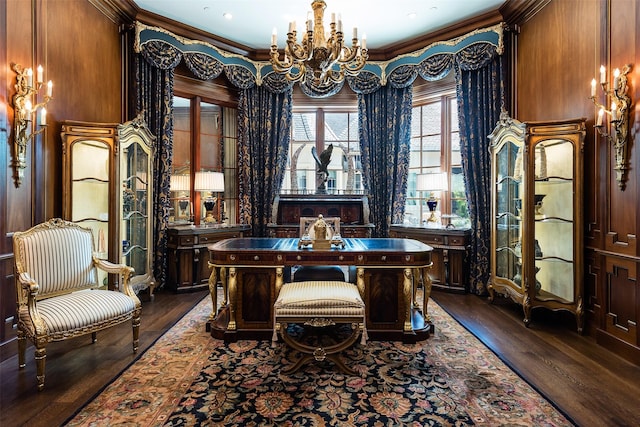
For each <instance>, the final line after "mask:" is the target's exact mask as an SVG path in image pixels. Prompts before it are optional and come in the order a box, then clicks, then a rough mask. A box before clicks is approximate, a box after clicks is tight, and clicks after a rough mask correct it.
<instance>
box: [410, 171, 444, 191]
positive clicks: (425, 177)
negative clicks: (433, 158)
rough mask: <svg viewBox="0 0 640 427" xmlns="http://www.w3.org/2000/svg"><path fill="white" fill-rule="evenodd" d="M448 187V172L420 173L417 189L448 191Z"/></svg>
mask: <svg viewBox="0 0 640 427" xmlns="http://www.w3.org/2000/svg"><path fill="white" fill-rule="evenodd" d="M447 188H448V185H447V174H446V173H444V172H439V173H425V174H421V175H418V180H417V182H416V190H417V191H447Z"/></svg>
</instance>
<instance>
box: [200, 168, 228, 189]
mask: <svg viewBox="0 0 640 427" xmlns="http://www.w3.org/2000/svg"><path fill="white" fill-rule="evenodd" d="M194 184H195V190H196V191H211V192H214V193H222V192H224V174H223V173H222V172H196V181H195V183H194Z"/></svg>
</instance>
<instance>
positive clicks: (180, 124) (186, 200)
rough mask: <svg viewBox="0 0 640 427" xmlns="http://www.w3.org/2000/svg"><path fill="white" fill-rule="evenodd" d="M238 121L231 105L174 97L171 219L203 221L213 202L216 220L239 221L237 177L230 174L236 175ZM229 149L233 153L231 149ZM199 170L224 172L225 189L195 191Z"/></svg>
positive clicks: (187, 96) (171, 220)
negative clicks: (236, 130)
mask: <svg viewBox="0 0 640 427" xmlns="http://www.w3.org/2000/svg"><path fill="white" fill-rule="evenodd" d="M236 120H237V119H236V116H235V110H233V109H231V108H227V107H223V106H221V105H218V104H216V103H213V102H207V101H205V100H204V99H203V98H201V97H199V96H191V95H189V94H186V95H184V96H178V95H176V96H174V98H173V156H172V168H171V169H172V170H171V191H172V194H171V199H172V206H171V211H170V214H169V216H170V222H172V223H174V224H181V223H191V222H194V223H195V224H199V223H202V222H203V221H204V218H205V217H206V216H207V208H206V206H207V204H206V203H205V202H207V203H208V204H209V205H213V210H210V214H211V217H212V218H215V221H223V220H225V219H230V220H232V221H235V198H234V194H235V191H233V190H232V189H233V188H234V187H235V180H232V179H230V177H233V176H235V174H236V170H235V169H234V165H235V164H236V160H235V157H236V152H235V147H236V146H237V138H236V137H235V125H233V126H230V125H229V124H232V123H234V122H235V121H236ZM225 123H226V124H227V125H226V126H224V124H225ZM229 150H231V152H227V151H229ZM228 159H233V160H232V161H230V160H228ZM198 172H224V175H225V183H224V186H225V191H224V192H217V191H216V192H208V191H206V192H199V191H197V190H195V184H196V180H195V175H196V173H198ZM227 181H229V182H227ZM226 189H230V190H229V191H226ZM213 201H215V203H213V204H212V203H211V202H213Z"/></svg>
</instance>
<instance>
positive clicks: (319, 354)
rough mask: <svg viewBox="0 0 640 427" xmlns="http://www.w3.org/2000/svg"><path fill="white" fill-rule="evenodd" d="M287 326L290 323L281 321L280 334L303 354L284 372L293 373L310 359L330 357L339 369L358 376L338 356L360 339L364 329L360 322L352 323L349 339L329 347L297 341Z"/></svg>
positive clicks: (321, 359)
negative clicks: (288, 331) (289, 332)
mask: <svg viewBox="0 0 640 427" xmlns="http://www.w3.org/2000/svg"><path fill="white" fill-rule="evenodd" d="M287 326H288V324H287V323H286V322H280V334H281V335H282V340H283V341H284V342H285V343H286V344H287V345H288V346H289V347H291V348H293V349H294V350H298V351H299V352H301V353H302V356H301V357H300V359H298V360H297V361H296V363H294V364H293V365H292V366H290V367H288V368H285V369H283V370H282V372H283V373H284V374H291V373H294V372H296V371H297V370H298V369H300V368H301V367H302V366H303V365H304V364H305V363H306V362H308V361H310V360H316V361H318V362H321V361H323V360H325V359H329V360H331V361H332V362H333V363H335V364H336V366H337V367H338V369H340V370H341V371H342V372H344V373H345V374H347V375H351V376H358V373H357V372H356V371H354V370H353V369H351V368H349V367H348V366H347V365H345V364H344V362H343V361H342V359H340V357H339V356H338V353H340V352H342V351H343V350H345V349H347V348H349V347H351V346H352V345H353V343H355V342H356V340H357V339H358V336H359V335H360V333H362V331H363V328H362V326H361V325H360V324H359V323H353V324H352V326H351V327H352V333H351V335H349V337H348V338H347V339H345V340H344V341H341V342H339V343H337V344H333V345H330V346H327V347H314V346H311V345H307V344H304V343H301V342H299V341H296V340H295V339H293V338H292V337H291V336H290V335H289V334H288V333H287Z"/></svg>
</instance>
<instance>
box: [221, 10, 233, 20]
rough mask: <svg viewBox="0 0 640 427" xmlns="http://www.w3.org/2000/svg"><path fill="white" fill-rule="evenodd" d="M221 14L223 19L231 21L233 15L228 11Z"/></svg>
mask: <svg viewBox="0 0 640 427" xmlns="http://www.w3.org/2000/svg"><path fill="white" fill-rule="evenodd" d="M222 16H224V19H226V20H229V21H231V20H232V19H233V15H232V14H231V13H230V12H225V13H223V14H222Z"/></svg>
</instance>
